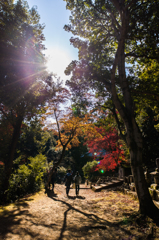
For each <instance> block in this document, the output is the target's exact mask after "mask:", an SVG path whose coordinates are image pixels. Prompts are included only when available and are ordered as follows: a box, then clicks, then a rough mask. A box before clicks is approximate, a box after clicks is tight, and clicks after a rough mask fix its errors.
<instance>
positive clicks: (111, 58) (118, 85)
mask: <svg viewBox="0 0 159 240" xmlns="http://www.w3.org/2000/svg"><path fill="white" fill-rule="evenodd" d="M65 1H66V3H67V5H66V7H67V9H69V10H71V17H70V22H71V24H68V25H67V26H65V30H66V31H69V32H72V34H74V35H75V36H76V37H75V38H71V40H70V41H71V43H72V44H73V45H74V47H77V48H78V49H79V61H73V62H72V63H71V64H70V65H69V66H68V68H67V69H66V74H69V73H72V77H71V81H68V85H69V86H70V87H71V88H72V90H73V92H74V91H75V90H76V89H77V88H78V87H79V86H81V87H82V88H83V90H84V88H85V86H86V91H88V89H90V88H91V89H93V90H94V91H96V92H97V93H98V94H100V95H102V96H103V97H105V101H106V103H107V101H109V102H110V101H112V103H113V104H112V110H113V107H114V108H115V109H116V110H117V111H118V113H119V115H120V118H118V116H115V118H116V121H117V124H118V129H119V131H120V136H121V138H122V139H123V140H124V141H125V142H126V144H127V146H128V148H129V152H130V158H131V169H132V173H133V176H134V182H135V187H136V191H137V194H138V199H139V203H140V211H141V213H143V214H147V215H149V216H151V217H153V218H156V216H157V214H156V213H157V212H159V211H158V209H157V208H156V207H155V205H154V204H153V202H152V199H151V197H150V194H149V191H148V188H147V184H146V181H145V177H144V172H143V168H142V147H143V145H142V134H141V131H140V130H139V126H138V124H137V121H136V110H137V109H136V107H138V105H137V104H136V105H135V104H134V102H135V101H134V100H135V99H134V95H133V92H134V91H135V90H136V89H137V87H138V86H139V85H140V87H141V88H142V86H143V87H144V85H145V82H144V81H139V80H140V79H139V78H138V76H137V75H136V76H135V74H134V73H133V68H131V66H132V65H131V64H133V63H134V67H136V66H142V63H144V62H145V59H147V60H148V59H155V60H156V61H158V56H159V55H158V53H159V51H158V43H159V36H158V32H159V31H158V30H159V29H158V24H156V20H157V19H158V13H159V12H158V9H159V8H158V7H159V6H158V4H159V3H158V1H152V0H150V1H133V0H132V1H129V2H128V1H125V0H122V1H118V0H111V1H90V0H86V1H71V0H65ZM77 36H78V37H77ZM83 39H84V40H83ZM151 43H152V45H151ZM126 64H129V65H126ZM114 113H115V111H114ZM121 123H124V126H125V128H124V129H122V128H121V126H123V124H121Z"/></svg>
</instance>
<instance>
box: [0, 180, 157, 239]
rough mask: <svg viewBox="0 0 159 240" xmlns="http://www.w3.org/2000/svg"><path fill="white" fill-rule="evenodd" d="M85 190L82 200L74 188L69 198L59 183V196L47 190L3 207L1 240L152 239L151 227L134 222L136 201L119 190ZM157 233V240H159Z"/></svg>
mask: <svg viewBox="0 0 159 240" xmlns="http://www.w3.org/2000/svg"><path fill="white" fill-rule="evenodd" d="M81 187H82V189H80V196H79V197H75V189H71V190H70V197H69V198H67V197H66V194H65V187H64V185H58V184H56V186H55V193H56V194H53V193H52V192H51V191H48V195H47V194H45V193H44V190H43V191H41V192H40V193H39V194H36V195H35V196H31V197H28V198H25V199H23V200H21V201H19V202H18V203H17V204H14V205H10V206H8V207H6V208H3V209H2V208H1V209H0V240H2V239H3V240H19V239H23V240H32V239H39V240H62V239H63V240H66V239H69V240H72V239H73V240H74V239H81V240H82V239H83V240H84V239H91V240H93V239H94V240H105V239H108V240H111V239H112V240H115V239H120V240H128V239H129V240H130V239H132V240H135V239H136V240H137V239H138V240H139V239H144V240H145V239H148V238H147V236H148V232H150V226H149V225H145V223H144V222H141V221H140V223H137V222H136V221H134V222H133V221H132V214H136V213H137V210H138V202H137V201H136V200H133V199H132V198H131V197H130V196H128V195H123V194H121V193H118V192H115V191H103V192H99V193H95V192H93V191H92V190H91V189H87V188H86V187H85V185H82V186H81ZM153 227H154V226H153ZM154 228H155V227H154ZM155 230H156V228H155ZM157 231H158V229H157ZM157 234H158V237H159V233H158V232H156V233H155V235H156V237H155V238H153V239H159V238H157ZM149 239H151V238H149Z"/></svg>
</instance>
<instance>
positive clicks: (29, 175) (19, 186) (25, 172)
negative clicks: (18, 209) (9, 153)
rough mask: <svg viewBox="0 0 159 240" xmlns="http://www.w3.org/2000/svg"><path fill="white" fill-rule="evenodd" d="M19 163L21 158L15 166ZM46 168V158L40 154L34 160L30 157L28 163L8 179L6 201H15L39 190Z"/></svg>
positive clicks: (16, 161)
mask: <svg viewBox="0 0 159 240" xmlns="http://www.w3.org/2000/svg"><path fill="white" fill-rule="evenodd" d="M20 162H21V157H19V158H18V159H16V160H15V164H19V163H20ZM45 168H46V157H45V156H44V155H42V154H39V155H37V156H36V157H35V158H33V157H30V158H29V163H28V164H27V165H26V164H22V165H20V166H19V168H18V169H16V170H15V171H14V172H13V173H12V175H11V178H10V185H9V189H8V190H7V201H8V202H10V201H15V200H16V199H18V198H20V197H23V196H25V195H27V194H29V193H33V192H36V191H38V190H40V188H41V184H42V182H43V176H44V172H45Z"/></svg>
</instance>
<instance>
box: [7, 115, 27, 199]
mask: <svg viewBox="0 0 159 240" xmlns="http://www.w3.org/2000/svg"><path fill="white" fill-rule="evenodd" d="M22 121H23V116H18V117H17V120H16V124H15V126H14V131H13V136H12V141H11V145H10V149H9V156H8V158H7V159H6V161H5V170H4V172H5V177H4V182H3V185H2V189H3V194H4V201H5V200H6V194H7V193H6V190H7V189H8V187H9V179H10V175H11V173H12V167H13V160H14V154H15V151H16V146H17V142H18V138H19V136H20V129H21V125H22Z"/></svg>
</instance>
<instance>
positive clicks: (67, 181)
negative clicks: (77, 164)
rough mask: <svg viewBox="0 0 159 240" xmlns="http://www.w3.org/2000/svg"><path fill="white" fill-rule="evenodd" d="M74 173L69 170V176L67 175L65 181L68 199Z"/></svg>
mask: <svg viewBox="0 0 159 240" xmlns="http://www.w3.org/2000/svg"><path fill="white" fill-rule="evenodd" d="M72 180H73V179H72V172H71V170H70V169H68V170H67V174H66V175H65V178H64V181H65V186H66V194H67V197H68V194H69V191H70V185H71V182H72Z"/></svg>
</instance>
